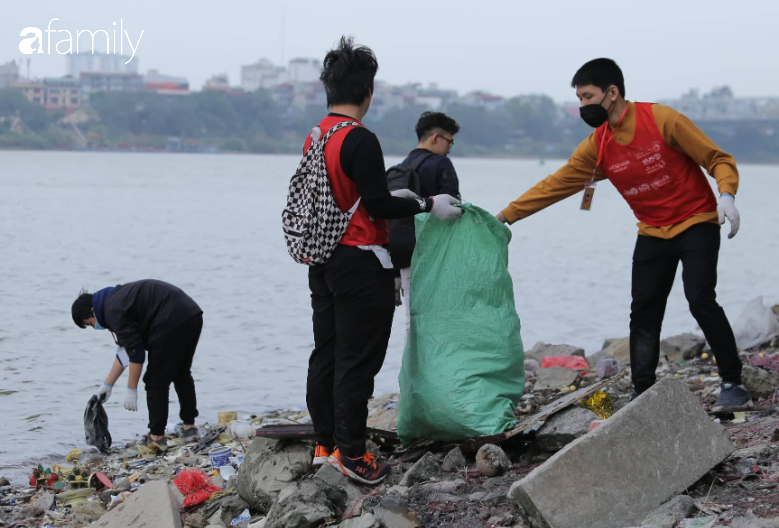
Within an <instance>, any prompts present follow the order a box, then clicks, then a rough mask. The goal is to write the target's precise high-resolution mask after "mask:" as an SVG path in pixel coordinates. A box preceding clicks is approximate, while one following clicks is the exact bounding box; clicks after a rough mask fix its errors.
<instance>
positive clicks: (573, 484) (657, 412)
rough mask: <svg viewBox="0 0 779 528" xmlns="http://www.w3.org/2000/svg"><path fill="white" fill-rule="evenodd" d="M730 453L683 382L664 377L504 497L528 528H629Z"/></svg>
mask: <svg viewBox="0 0 779 528" xmlns="http://www.w3.org/2000/svg"><path fill="white" fill-rule="evenodd" d="M734 449H735V448H734V446H733V443H732V442H731V441H730V437H729V435H728V433H727V431H726V430H725V429H724V428H723V427H722V426H720V425H719V424H717V423H714V422H713V421H712V420H711V419H709V417H708V415H707V414H706V413H705V411H704V410H703V409H702V408H701V406H700V404H699V402H698V399H697V398H696V397H695V396H694V395H693V394H692V393H691V392H690V391H689V390H688V389H687V386H686V385H685V384H684V382H682V381H680V380H678V379H676V378H666V379H663V380H662V381H660V382H659V383H657V384H656V385H655V386H653V387H652V388H651V389H649V390H648V391H647V392H645V393H644V394H642V395H641V396H640V397H638V398H637V399H636V400H634V401H633V402H632V403H630V404H628V405H627V406H625V407H624V408H623V409H622V410H620V411H619V412H617V413H616V414H615V415H614V416H612V417H611V418H610V419H608V420H606V421H605V422H603V423H602V424H601V425H600V426H598V427H597V428H596V429H595V430H593V431H592V432H590V433H589V434H586V435H584V436H583V437H581V438H579V439H578V440H576V441H574V442H572V443H570V444H568V445H567V446H566V447H565V448H563V450H562V451H559V452H558V453H557V454H556V455H554V456H553V457H552V458H550V459H549V460H548V461H546V463H544V464H543V465H542V466H540V467H538V468H536V469H535V470H534V471H533V472H532V473H530V474H529V475H528V476H527V477H525V478H524V479H522V480H520V481H518V482H516V483H514V485H513V486H512V487H511V490H510V491H509V494H510V496H511V497H512V498H513V499H514V500H515V501H516V502H517V503H518V504H519V505H520V506H521V507H522V508H523V509H524V510H525V512H526V513H527V514H528V517H529V521H530V523H531V526H532V527H533V528H581V527H583V526H597V527H598V528H623V527H625V526H636V525H638V524H639V523H640V522H641V521H642V520H643V519H644V517H646V516H647V515H648V514H649V513H651V512H652V511H653V510H654V509H655V508H657V507H658V506H660V505H661V504H663V503H664V502H666V501H667V500H668V499H670V498H671V497H673V496H675V495H678V494H679V493H680V492H682V491H684V489H685V488H686V487H689V486H691V485H692V484H694V483H695V482H697V481H698V480H699V479H700V478H701V477H702V476H703V475H705V474H706V472H707V471H708V470H709V469H711V468H712V467H714V466H716V465H717V464H719V463H720V462H721V461H722V460H723V459H725V458H726V457H727V456H728V455H729V454H730V453H732V452H733V450H734Z"/></svg>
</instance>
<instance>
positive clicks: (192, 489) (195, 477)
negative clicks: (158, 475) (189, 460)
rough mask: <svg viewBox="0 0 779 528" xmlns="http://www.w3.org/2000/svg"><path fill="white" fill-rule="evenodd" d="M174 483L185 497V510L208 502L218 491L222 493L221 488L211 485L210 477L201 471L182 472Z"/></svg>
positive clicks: (187, 470) (188, 470)
mask: <svg viewBox="0 0 779 528" xmlns="http://www.w3.org/2000/svg"><path fill="white" fill-rule="evenodd" d="M173 483H174V484H175V485H176V487H177V488H178V489H179V491H180V492H181V494H182V495H184V504H183V506H184V508H190V507H192V506H197V505H198V504H200V503H202V502H205V501H207V500H208V499H209V497H211V495H213V494H214V493H216V492H217V491H220V490H219V488H217V487H216V486H214V485H212V484H211V479H209V478H208V475H206V474H205V473H204V472H203V471H202V470H199V469H186V470H184V471H182V472H181V473H179V476H178V477H176V478H175V479H174V480H173Z"/></svg>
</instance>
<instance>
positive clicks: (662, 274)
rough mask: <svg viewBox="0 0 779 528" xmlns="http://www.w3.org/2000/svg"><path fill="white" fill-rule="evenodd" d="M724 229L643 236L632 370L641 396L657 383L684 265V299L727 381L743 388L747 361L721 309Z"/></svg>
mask: <svg viewBox="0 0 779 528" xmlns="http://www.w3.org/2000/svg"><path fill="white" fill-rule="evenodd" d="M719 247H720V228H719V226H717V225H715V224H709V223H705V224H697V225H694V226H692V227H691V228H689V229H688V230H686V231H685V232H683V233H682V234H680V235H678V236H676V237H674V238H671V239H669V240H664V239H660V238H655V237H648V236H642V235H639V236H638V241H637V242H636V249H635V253H634V254H633V303H632V305H631V307H630V310H631V313H630V367H631V371H632V376H633V386H634V387H635V389H636V392H637V393H639V394H641V393H642V392H644V391H645V390H647V389H648V388H649V387H651V386H652V385H653V384H654V382H655V370H657V363H658V361H659V359H660V329H661V327H662V324H663V316H664V315H665V306H666V301H667V300H668V294H669V293H670V292H671V287H672V286H673V282H674V277H675V275H676V268H677V266H678V265H679V261H681V262H682V281H683V282H684V295H685V296H686V297H687V302H689V304H690V312H691V313H692V315H693V317H695V320H696V321H697V322H698V325H699V326H700V327H701V330H703V335H704V336H706V341H708V343H709V346H710V347H711V351H712V352H713V353H714V357H715V358H716V359H717V366H718V367H719V373H720V377H721V378H722V380H723V381H730V382H733V383H737V384H740V383H741V360H740V359H739V357H738V349H737V348H736V339H735V337H734V336H733V330H732V329H731V328H730V323H729V322H728V319H727V317H726V316H725V312H724V311H723V310H722V307H721V306H720V305H719V304H717V300H716V298H717V294H716V293H715V291H714V289H715V287H716V286H717V259H718V257H719Z"/></svg>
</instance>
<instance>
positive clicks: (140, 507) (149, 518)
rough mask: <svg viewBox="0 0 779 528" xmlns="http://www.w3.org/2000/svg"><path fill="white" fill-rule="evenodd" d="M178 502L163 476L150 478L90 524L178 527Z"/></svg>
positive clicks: (124, 527)
mask: <svg viewBox="0 0 779 528" xmlns="http://www.w3.org/2000/svg"><path fill="white" fill-rule="evenodd" d="M180 508H181V504H179V502H178V501H177V500H176V498H175V497H174V495H173V492H172V491H171V490H170V488H169V487H168V483H167V482H166V481H164V480H152V481H151V482H148V483H146V484H144V485H143V486H142V487H141V489H139V490H138V491H136V492H135V493H133V495H132V497H130V498H128V499H127V500H126V501H124V502H123V503H122V504H120V505H119V506H117V507H116V508H114V509H113V510H111V511H110V512H108V513H106V514H105V515H104V516H103V517H101V518H100V520H99V521H97V522H96V523H94V524H91V525H90V528H152V527H154V528H181V513H180V512H179V510H180Z"/></svg>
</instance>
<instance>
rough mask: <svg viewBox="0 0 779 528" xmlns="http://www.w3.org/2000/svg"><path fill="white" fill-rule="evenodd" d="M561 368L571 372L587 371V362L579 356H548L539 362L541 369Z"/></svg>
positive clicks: (588, 367)
mask: <svg viewBox="0 0 779 528" xmlns="http://www.w3.org/2000/svg"><path fill="white" fill-rule="evenodd" d="M549 367H563V368H569V369H573V370H589V369H590V366H589V365H588V364H587V360H586V359H584V358H583V357H581V356H567V355H564V354H563V355H560V356H549V357H545V358H543V359H542V360H541V368H549Z"/></svg>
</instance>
